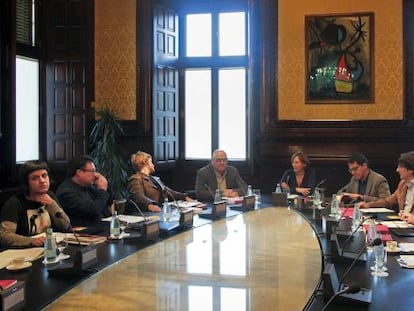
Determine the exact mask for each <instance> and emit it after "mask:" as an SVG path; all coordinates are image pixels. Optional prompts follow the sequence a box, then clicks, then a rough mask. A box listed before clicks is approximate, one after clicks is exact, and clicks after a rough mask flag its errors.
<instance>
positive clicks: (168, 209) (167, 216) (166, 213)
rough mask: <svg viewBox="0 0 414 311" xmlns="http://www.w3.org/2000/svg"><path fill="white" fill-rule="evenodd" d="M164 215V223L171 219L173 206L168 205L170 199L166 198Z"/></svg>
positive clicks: (163, 206) (163, 208)
mask: <svg viewBox="0 0 414 311" xmlns="http://www.w3.org/2000/svg"><path fill="white" fill-rule="evenodd" d="M162 214H163V218H164V221H169V220H170V218H171V206H170V203H168V198H164V203H163V204H162Z"/></svg>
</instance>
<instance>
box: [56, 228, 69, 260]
mask: <svg viewBox="0 0 414 311" xmlns="http://www.w3.org/2000/svg"><path fill="white" fill-rule="evenodd" d="M56 245H57V248H58V250H59V256H58V259H59V260H65V259H68V258H69V257H70V255H68V254H65V253H64V252H63V251H64V250H65V249H66V247H68V239H67V236H66V234H63V235H62V237H61V238H60V239H59V240H58V241H56Z"/></svg>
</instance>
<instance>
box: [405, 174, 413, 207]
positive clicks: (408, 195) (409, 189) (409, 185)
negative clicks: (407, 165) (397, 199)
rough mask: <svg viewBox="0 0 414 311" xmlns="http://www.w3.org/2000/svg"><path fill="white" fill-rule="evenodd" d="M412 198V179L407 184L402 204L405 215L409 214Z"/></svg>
mask: <svg viewBox="0 0 414 311" xmlns="http://www.w3.org/2000/svg"><path fill="white" fill-rule="evenodd" d="M413 197H414V179H412V180H410V181H409V182H407V193H406V195H405V202H404V211H405V212H406V213H411V209H412V207H413Z"/></svg>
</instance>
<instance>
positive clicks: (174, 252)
mask: <svg viewBox="0 0 414 311" xmlns="http://www.w3.org/2000/svg"><path fill="white" fill-rule="evenodd" d="M321 271H322V258H321V249H320V245H319V242H318V239H317V237H316V235H315V233H314V231H313V230H312V228H311V226H310V224H309V223H308V222H307V221H306V220H305V219H304V218H303V217H302V216H300V215H299V214H297V213H296V212H294V211H291V210H288V209H286V208H275V207H269V208H264V209H260V210H256V211H253V212H248V213H245V214H241V215H238V216H235V217H232V218H227V219H223V220H219V221H215V222H213V223H211V224H206V225H203V226H201V227H198V228H194V229H193V230H190V231H186V232H183V233H180V234H178V235H176V236H173V237H171V238H168V239H166V240H163V241H161V242H159V243H157V244H154V245H152V246H150V247H147V248H145V249H143V250H140V251H138V252H136V253H134V254H133V255H131V256H129V257H127V258H125V259H123V260H121V261H119V262H117V263H115V264H114V265H112V266H110V267H108V268H107V269H105V270H103V271H101V272H99V273H97V274H95V275H93V276H92V277H91V278H89V279H87V280H85V281H84V282H83V283H81V284H80V285H78V286H76V287H75V288H73V289H71V290H70V291H68V292H67V293H66V294H65V295H63V296H61V297H60V298H59V299H58V300H56V301H54V302H53V303H52V304H50V305H49V306H48V307H47V309H48V310H71V309H73V310H75V309H76V310H82V309H83V310H85V309H88V310H196V311H199V310H221V311H223V310H232V311H234V310H255V311H256V310H290V311H292V310H302V309H303V307H304V306H305V305H306V304H307V302H308V301H309V299H310V298H311V296H312V294H313V292H314V290H315V288H316V287H317V285H318V282H319V280H320V277H321Z"/></svg>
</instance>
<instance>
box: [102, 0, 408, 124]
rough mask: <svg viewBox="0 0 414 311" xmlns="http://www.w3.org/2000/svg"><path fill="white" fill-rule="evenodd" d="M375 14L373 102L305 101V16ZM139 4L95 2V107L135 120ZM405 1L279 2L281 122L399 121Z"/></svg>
mask: <svg viewBox="0 0 414 311" xmlns="http://www.w3.org/2000/svg"><path fill="white" fill-rule="evenodd" d="M352 12H374V15H375V17H374V20H375V21H374V23H375V25H374V29H375V38H374V42H375V46H374V70H375V78H374V81H375V90H374V91H375V101H374V102H373V103H367V104H344V103H341V104H334V103H323V104H306V103H305V26H304V19H305V15H310V14H321V15H323V14H330V13H352ZM135 27H136V1H135V0H122V1H114V0H96V1H95V107H96V108H98V107H100V106H102V105H105V104H107V105H109V106H111V107H114V108H116V110H117V111H118V113H119V115H120V117H121V119H124V120H135V119H136V117H137V116H136V109H135V107H136V54H135V51H136V36H135V33H136V31H135ZM402 35H403V34H402V0H398V1H389V0H375V1H371V0H347V1H334V0H295V1H291V0H279V53H278V58H279V64H278V72H279V80H278V82H277V83H278V94H279V119H281V120H370V119H371V120H401V119H402V118H403V74H402V73H403V51H402V39H403V38H402Z"/></svg>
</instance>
